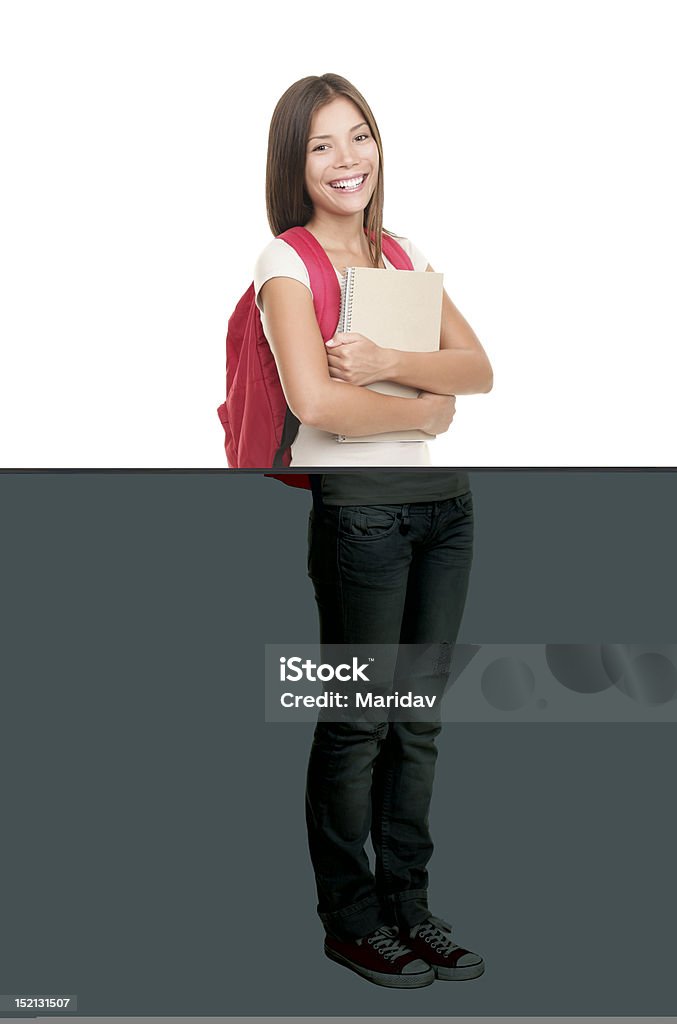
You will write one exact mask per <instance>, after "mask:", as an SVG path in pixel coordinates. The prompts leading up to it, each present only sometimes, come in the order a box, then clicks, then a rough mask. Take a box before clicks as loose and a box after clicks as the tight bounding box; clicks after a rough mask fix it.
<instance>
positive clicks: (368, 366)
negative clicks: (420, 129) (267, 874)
mask: <svg viewBox="0 0 677 1024" xmlns="http://www.w3.org/2000/svg"><path fill="white" fill-rule="evenodd" d="M421 170H422V169H421V168H420V167H418V168H417V171H418V172H420V171H421ZM266 191H267V203H268V218H269V221H270V225H271V228H272V230H273V233H274V234H275V235H278V234H280V233H281V232H283V231H285V230H286V229H288V228H290V227H294V226H302V227H305V229H306V231H308V232H310V234H311V235H312V236H313V237H314V238H315V239H316V240H317V241H318V242H319V243H320V244H321V246H322V247H323V249H324V250H325V252H326V254H327V256H328V257H329V260H330V261H331V263H332V265H333V266H334V269H335V272H336V274H337V275H338V278H339V280H340V279H341V277H342V275H343V273H344V272H345V269H346V267H347V266H370V267H381V268H385V269H386V270H387V269H388V268H389V263H388V261H387V259H385V258H384V255H383V252H382V233H383V228H382V210H383V153H382V149H381V141H380V137H379V133H378V128H377V126H376V122H375V120H374V117H373V114H372V113H371V110H370V109H369V106H368V105H367V103H366V101H365V100H364V98H363V97H362V96H361V95H360V93H359V92H358V91H357V90H356V89H355V88H354V87H353V86H352V85H351V84H350V83H349V82H347V81H346V80H345V79H343V78H340V77H339V76H338V75H323V76H321V77H318V78H315V77H311V78H305V79H303V80H301V81H300V82H296V83H295V84H294V85H292V86H291V88H290V89H288V90H287V92H286V93H285V94H284V96H283V97H282V98H281V100H280V101H279V103H278V105H277V108H276V110H275V113H274V115H273V119H272V123H271V129H270V143H269V150H268V173H267V185H266ZM398 241H399V243H400V245H401V246H402V247H403V248H404V249H405V251H406V252H407V253H408V255H409V257H410V259H411V260H412V263H413V266H414V269H415V270H421V271H432V267H431V266H430V265H429V264H428V262H427V260H426V259H425V257H423V256H422V255H421V253H420V252H419V251H418V249H416V247H415V246H414V245H413V244H412V243H411V242H410V241H409V240H408V239H406V238H399V239H398ZM255 291H256V295H257V303H258V305H259V309H260V310H261V314H262V323H263V327H264V331H265V334H266V337H267V339H268V341H269V343H270V346H271V349H272V351H273V354H274V356H275V360H276V363H277V367H278V371H279V374H280V379H281V381H282V385H283V388H284V392H285V396H286V399H287V403H288V405H289V408H290V409H291V411H292V413H293V414H294V415H295V416H296V417H297V419H298V421H300V426H299V429H298V434H297V437H296V440H295V442H294V445H293V447H292V466H294V467H297V466H304V467H318V466H322V467H327V466H332V465H342V466H349V465H351V466H357V465H360V464H362V465H366V466H367V467H368V466H374V465H377V466H390V467H405V466H424V465H427V464H429V459H428V453H427V446H426V444H425V442H423V443H419V442H404V443H397V442H375V443H368V442H364V443H362V444H350V445H339V444H338V443H337V442H336V441H335V439H334V435H335V434H337V433H341V434H346V435H352V436H356V437H359V436H361V435H362V436H363V435H367V434H373V433H379V432H387V431H394V430H401V429H411V428H419V429H421V430H423V431H425V432H427V433H430V434H437V433H442V432H443V431H444V430H446V429H447V428H448V427H449V424H450V422H451V419H452V417H453V414H454V402H455V399H454V396H455V395H457V394H471V393H474V392H482V391H488V390H489V389H490V387H491V383H492V374H491V367H490V365H489V361H488V359H487V357H486V355H485V353H484V351H483V349H482V346H481V345H480V343H479V341H478V339H477V337H476V336H475V334H474V332H473V331H472V329H471V328H470V326H469V325H468V324H467V323H466V321H465V320H464V319H463V317H462V316H461V314H460V313H459V312H458V310H457V309H456V308H455V306H454V305H453V303H452V302H451V299H450V298H449V297H448V296H447V295H446V293H445V294H444V298H443V307H442V328H441V337H440V351H439V352H430V353H414V352H403V353H396V354H394V353H392V352H386V351H384V350H382V349H380V348H378V347H377V346H376V345H375V344H373V343H372V342H371V341H370V340H369V339H368V338H365V337H362V336H360V335H358V334H351V335H343V336H340V335H339V336H337V337H335V338H333V339H329V341H328V343H327V344H326V345H325V343H324V341H323V339H322V336H321V333H320V330H319V326H318V323H317V320H316V317H315V312H314V307H313V301H312V295H311V293H310V281H309V276H308V273H307V271H306V268H305V265H304V264H303V261H302V260H301V259H300V258H299V257H298V256H297V254H296V252H295V251H294V250H293V249H292V248H291V247H290V246H289V245H287V243H285V242H284V241H283V240H282V239H279V238H276V239H274V240H273V241H272V242H271V243H270V244H269V245H268V246H267V247H266V249H265V250H264V252H263V253H262V254H261V256H260V258H259V260H258V263H257V267H256V273H255ZM378 380H392V381H396V382H398V383H401V384H408V385H410V386H412V387H414V388H416V389H418V390H419V391H420V392H421V394H420V397H419V398H412V399H408V398H394V397H390V396H385V395H382V394H378V393H375V392H372V391H370V390H369V389H368V388H366V387H365V386H364V385H366V384H369V383H372V382H374V381H378ZM312 479H313V495H314V503H313V511H312V513H311V520H310V529H309V559H308V572H309V575H310V577H311V579H312V582H313V586H314V588H315V596H316V600H317V605H318V610H319V617H320V633H321V643H322V644H323V645H324V646H325V647H327V645H331V646H333V645H336V644H339V645H343V644H350V645H352V644H378V645H388V646H389V647H390V649H391V650H394V651H395V652H396V657H395V660H394V662H393V666H392V668H393V678H392V684H393V687H394V688H397V687H398V686H399V688H400V689H402V688H403V687H404V688H406V687H407V682H408V681H409V682H411V675H410V667H409V666H408V664H407V660H406V658H403V657H400V654H401V653H402V652H404V651H406V650H409V649H411V648H412V647H413V648H414V649H415V648H416V647H417V646H418V645H420V646H422V647H425V648H426V649H429V648H431V647H432V648H438V649H439V657H438V665H439V672H438V674H439V675H441V676H444V674H445V667H446V670H448V659H449V655H450V651H451V649H452V647H453V644H454V643H455V641H456V636H457V633H458V629H459V624H460V621H461V616H462V613H463V608H464V604H465V596H466V590H467V586H468V577H469V573H470V564H471V560H472V547H473V509H472V498H471V495H470V491H469V484H468V479H467V476H466V475H465V474H464V473H456V472H449V471H437V470H436V471H429V472H427V471H424V472H422V473H421V472H417V471H415V470H414V471H412V470H411V469H409V470H408V471H407V470H404V471H403V470H401V469H397V468H396V469H389V470H382V471H381V472H373V471H369V470H368V469H364V470H362V471H360V472H353V473H345V472H343V473H336V474H332V473H323V474H318V475H314V476H313V477H312ZM401 645H405V646H401ZM398 651H399V652H400V653H397V652H398ZM439 731H440V719H439V715H432V714H431V716H430V720H427V721H424V720H421V719H417V720H415V721H403V720H401V718H400V717H399V716H398V718H397V720H396V719H395V717H394V716H392V715H389V714H388V713H384V714H383V716H381V717H380V718H379V717H378V716H377V718H376V720H374V717H373V716H372V715H370V716H369V721H366V720H365V721H361V720H355V719H354V717H353V718H350V719H347V720H346V719H344V720H340V721H330V720H327V719H326V718H325V719H323V720H320V721H318V724H317V726H316V729H315V734H314V739H313V746H312V750H311V755H310V761H309V766H308V781H307V791H306V812H307V814H306V817H307V825H308V839H309V846H310V854H311V860H312V863H313V868H314V872H315V880H316V885H317V893H318V912H319V914H320V918H321V920H322V923H323V924H324V928H325V932H326V938H325V952H326V954H327V956H329V957H330V958H331V959H332V960H335V961H336V962H338V963H340V964H342V965H344V966H346V967H348V968H350V969H351V970H353V971H355V972H357V973H358V974H360V975H361V976H362V977H364V978H367V979H368V980H369V981H372V982H374V983H376V984H379V985H386V986H390V987H398V988H404V987H406V988H410V987H411V988H413V987H421V986H424V985H428V984H430V983H431V982H432V981H433V980H434V979H435V978H441V979H445V980H454V979H463V978H474V977H478V976H479V975H480V974H481V973H482V972H483V970H484V963H483V960H482V958H481V957H480V956H479V955H478V954H476V953H472V952H470V951H468V950H467V949H464V948H462V947H459V946H458V945H457V944H456V943H455V942H454V941H453V939H452V938H451V933H450V926H449V925H447V924H446V923H445V921H443V920H442V919H440V918H438V917H434V916H433V915H432V913H431V910H430V909H429V907H428V900H427V886H428V875H427V864H428V861H429V858H430V855H431V853H432V841H431V839H430V834H429V831H428V808H429V804H430V799H431V794H432V785H433V776H434V769H435V760H436V748H435V738H436V736H437V734H438V733H439ZM370 834H371V839H372V844H373V847H374V852H375V856H376V860H375V869H374V871H372V869H371V867H370V865H369V861H368V858H367V854H366V852H365V849H364V846H365V843H366V840H367V838H368V836H369V835H370Z"/></svg>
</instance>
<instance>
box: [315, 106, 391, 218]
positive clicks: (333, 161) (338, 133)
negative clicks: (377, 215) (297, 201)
mask: <svg viewBox="0 0 677 1024" xmlns="http://www.w3.org/2000/svg"><path fill="white" fill-rule="evenodd" d="M308 135H309V139H308V143H307V147H306V168H305V186H306V191H307V192H308V195H309V197H310V201H311V202H312V204H313V208H314V211H315V216H317V215H318V214H319V213H325V214H330V215H334V216H335V215H337V214H338V215H343V216H346V215H351V214H352V215H355V214H361V213H362V211H363V210H364V209H365V207H366V206H367V204H368V203H369V200H370V199H371V197H372V195H373V193H374V190H375V189H376V185H377V182H378V173H379V156H378V147H377V145H376V141H375V139H374V137H373V135H372V133H371V131H370V129H369V125H368V124H367V122H366V121H365V120H364V115H363V114H362V112H361V111H360V109H359V108H358V107H356V106H355V104H354V103H353V102H352V101H351V100H349V99H347V98H346V97H345V96H337V97H336V99H333V100H332V101H331V102H330V103H327V104H326V105H325V106H324V107H320V109H319V110H317V111H316V112H315V114H314V115H313V119H312V121H311V125H310V131H309V133H308Z"/></svg>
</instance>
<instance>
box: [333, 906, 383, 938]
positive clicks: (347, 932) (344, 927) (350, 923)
mask: <svg viewBox="0 0 677 1024" xmlns="http://www.w3.org/2000/svg"><path fill="white" fill-rule="evenodd" d="M320 920H321V921H322V924H323V925H324V928H325V931H326V932H327V933H328V934H329V935H333V936H334V937H335V938H337V939H341V940H342V941H343V942H352V941H354V940H355V939H363V938H364V937H365V935H371V934H372V932H375V931H376V929H377V928H380V927H381V926H382V925H384V924H386V921H385V918H384V915H383V909H382V907H381V904H380V901H379V899H378V897H377V896H368V897H367V899H364V900H361V901H360V902H359V903H354V904H353V905H352V906H350V907H344V908H343V909H342V910H333V911H331V913H323V912H322V911H320Z"/></svg>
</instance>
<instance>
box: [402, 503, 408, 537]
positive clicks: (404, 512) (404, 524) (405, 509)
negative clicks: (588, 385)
mask: <svg viewBox="0 0 677 1024" xmlns="http://www.w3.org/2000/svg"><path fill="white" fill-rule="evenodd" d="M400 519H401V520H402V522H401V523H400V533H409V526H410V522H409V506H408V505H403V506H402V511H401V513H400Z"/></svg>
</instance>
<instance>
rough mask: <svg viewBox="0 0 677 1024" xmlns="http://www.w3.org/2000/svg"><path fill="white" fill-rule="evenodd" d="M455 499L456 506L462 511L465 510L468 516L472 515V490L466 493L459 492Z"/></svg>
mask: <svg viewBox="0 0 677 1024" xmlns="http://www.w3.org/2000/svg"><path fill="white" fill-rule="evenodd" d="M454 501H455V502H456V507H457V508H458V510H459V511H460V512H463V513H464V514H465V515H467V516H472V514H473V501H472V494H471V493H470V491H466V492H465V494H459V496H458V497H457V498H454Z"/></svg>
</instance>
